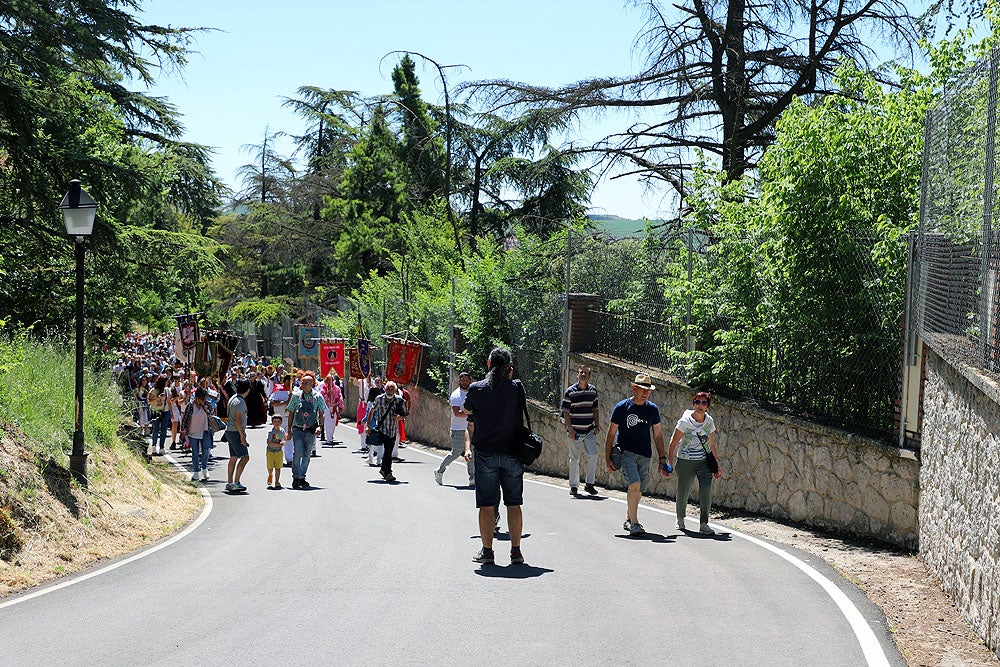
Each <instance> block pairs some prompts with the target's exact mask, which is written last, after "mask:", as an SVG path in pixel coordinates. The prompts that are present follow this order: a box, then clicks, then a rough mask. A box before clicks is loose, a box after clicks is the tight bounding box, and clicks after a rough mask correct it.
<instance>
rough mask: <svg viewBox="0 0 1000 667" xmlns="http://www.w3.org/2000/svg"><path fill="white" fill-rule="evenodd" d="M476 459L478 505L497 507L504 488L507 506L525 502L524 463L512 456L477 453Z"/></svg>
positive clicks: (504, 502)
mask: <svg viewBox="0 0 1000 667" xmlns="http://www.w3.org/2000/svg"><path fill="white" fill-rule="evenodd" d="M475 459H476V507H496V506H497V505H499V504H500V491H501V489H502V490H503V504H504V505H506V506H507V507H512V506H515V505H521V504H523V502H524V464H523V463H521V462H520V461H519V460H517V459H516V458H514V457H513V456H511V455H510V454H504V453H501V452H497V453H495V454H481V453H480V452H476V453H475Z"/></svg>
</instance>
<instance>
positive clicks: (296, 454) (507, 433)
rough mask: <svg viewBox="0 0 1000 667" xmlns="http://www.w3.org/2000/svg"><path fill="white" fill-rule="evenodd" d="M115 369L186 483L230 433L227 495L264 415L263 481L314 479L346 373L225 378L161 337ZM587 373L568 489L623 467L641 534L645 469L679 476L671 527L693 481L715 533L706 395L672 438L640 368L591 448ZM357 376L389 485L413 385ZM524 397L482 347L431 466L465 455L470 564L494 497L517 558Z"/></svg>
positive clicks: (140, 342) (297, 483)
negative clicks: (286, 471) (443, 451)
mask: <svg viewBox="0 0 1000 667" xmlns="http://www.w3.org/2000/svg"><path fill="white" fill-rule="evenodd" d="M275 361H277V363H274V362H275ZM114 373H115V376H116V378H117V379H118V381H119V383H120V384H121V386H122V389H123V392H124V393H125V395H126V396H129V397H131V399H132V406H133V416H134V419H135V421H136V423H137V424H138V426H139V428H140V429H141V430H142V433H143V434H144V435H146V436H148V437H149V438H150V445H149V455H150V456H157V455H162V454H164V452H165V448H166V440H167V434H168V433H169V436H170V449H172V450H176V449H180V450H182V451H184V452H190V454H191V468H192V477H191V479H192V481H194V482H197V481H201V482H207V481H208V480H209V479H210V476H209V466H210V464H211V462H212V460H213V457H212V455H211V450H212V449H213V448H214V447H215V441H214V437H213V436H214V434H215V433H216V432H218V431H223V433H222V439H221V440H219V442H220V443H221V442H225V443H226V445H227V447H228V450H229V463H228V466H227V481H226V491H227V492H230V493H241V492H244V491H246V486H244V485H243V483H242V482H241V477H242V474H243V471H244V468H245V466H246V464H247V462H248V461H249V449H248V445H247V429H249V428H256V427H260V426H263V425H264V424H265V423H267V422H268V418H270V425H271V429H270V431H269V432H268V433H267V445H266V454H265V458H266V467H267V488H268V489H281V488H282V485H281V471H282V468H284V467H290V468H291V474H292V484H291V486H292V488H294V489H308V488H310V485H309V483H308V482H307V480H306V474H307V472H308V468H309V462H310V459H312V458H314V457H317V456H319V453H318V451H317V450H316V439H317V438H320V440H321V441H333V440H334V434H335V430H336V428H337V426H338V424H339V422H340V415H341V414H342V412H343V410H344V389H345V387H344V382H343V380H342V379H341V378H340V377H339V376H338V374H337V373H336V371H332V370H331V371H330V373H329V374H328V375H327V376H326V377H323V378H317V377H316V375H315V373H313V372H312V371H303V370H300V369H296V368H294V367H291V366H290V365H286V364H285V363H282V362H281V361H280V360H268V359H266V358H262V359H255V358H254V357H253V356H252V355H250V354H244V355H242V356H238V357H236V358H234V359H233V362H232V364H231V366H230V368H229V370H228V372H227V373H226V374H225V375H224V377H198V375H197V374H196V373H195V372H194V371H193V370H192V369H191V367H190V366H189V365H188V364H185V363H184V361H183V360H181V359H180V358H179V357H178V356H177V354H176V351H175V350H174V342H173V336H170V335H149V334H130V335H129V336H128V337H127V338H126V341H125V344H124V346H123V347H122V349H121V350H120V351H119V353H118V358H117V360H116V363H115V365H114ZM590 376H591V370H590V368H588V367H586V366H580V367H579V368H578V369H577V382H576V383H574V384H572V385H570V386H569V387H568V388H567V389H566V392H565V393H564V396H563V401H562V406H561V408H562V413H563V421H564V424H565V429H566V435H567V452H568V463H569V474H568V482H569V490H570V494H571V495H572V496H578V495H579V486H580V481H581V466H583V468H584V471H583V472H584V475H583V483H584V484H583V488H584V491H585V492H586V493H588V494H590V495H596V494H597V493H598V491H597V489H596V487H595V486H594V484H595V476H596V471H597V464H598V462H599V461H600V459H601V458H603V459H604V464H605V466H606V468H607V470H609V471H612V472H615V471H620V472H621V474H622V476H623V477H624V479H625V482H626V486H627V492H626V497H627V513H626V517H625V522H624V525H623V527H624V529H625V531H626V532H627V533H628V534H629V535H633V536H639V535H642V534H644V532H645V529H644V528H643V526H642V524H641V523H640V522H639V518H638V508H639V503H640V501H641V499H642V495H643V494H644V493H645V492H646V490H647V487H648V484H649V482H650V480H651V478H652V476H653V475H654V474H659V475H661V476H663V477H665V478H669V477H670V476H671V475H672V474H675V473H676V475H677V478H678V481H677V503H676V508H677V509H676V513H677V527H678V529H680V530H682V531H686V530H687V527H686V524H685V516H686V512H687V503H688V497H689V495H690V493H691V491H692V488H693V485H694V480H695V479H697V480H698V486H699V505H700V517H699V518H700V522H699V532H701V533H702V534H706V535H711V534H713V533H714V531H713V529H712V528H711V526H710V525H709V511H710V509H711V503H712V480H713V479H716V478H718V477H719V476H720V475H721V471H720V469H719V466H718V453H717V451H716V442H715V441H716V427H715V421H714V420H713V419H712V417H711V415H709V414H708V408H709V406H710V405H711V395H710V394H708V393H706V392H698V393H697V394H695V396H694V397H693V399H692V407H691V408H690V409H688V410H685V411H684V413H683V414H682V415H681V417H680V419H678V421H677V422H676V424H675V426H674V429H673V432H672V435H671V438H670V441H669V445H668V444H666V442H665V438H664V434H663V430H662V428H661V416H660V411H659V408H658V407H657V406H656V404H655V403H653V402H652V401H650V400H649V399H650V396H651V394H652V392H653V391H654V390H655V389H656V387H655V386H654V385H653V384H652V381H651V379H650V378H649V376H647V375H644V374H639V375H637V376H636V377H635V380H634V381H633V383H632V385H631V393H632V395H631V396H630V397H628V398H625V399H623V400H621V401H619V402H618V403H617V404H616V405H615V406H614V408H612V410H611V414H610V417H609V419H608V422H609V423H608V427H607V431H606V436H605V438H604V451H603V452H602V453H599V452H598V434H599V433H600V432H601V421H600V408H599V404H598V390H597V388H596V387H594V385H592V384H590V382H589V380H590ZM354 384H355V385H356V386H357V391H358V406H357V419H356V427H357V432H358V435H359V436H361V438H362V446H361V448H360V450H359V452H360V453H361V454H362V455H364V456H365V457H366V460H367V463H368V465H370V466H373V467H378V469H379V474H380V475H381V476H382V478H383V479H384V480H385V481H386V482H395V481H396V478H395V476H394V475H393V472H392V463H393V461H399V460H400V459H399V448H400V447H403V446H405V443H406V435H405V433H406V431H405V420H406V417H407V416H408V415H409V414H410V410H411V408H412V405H411V396H410V393H409V392H408V391H407V389H406V388H405V387H401V386H397V384H396V383H395V382H392V381H385V382H384V381H383V379H382V378H381V377H377V376H376V377H371V378H363V379H358V380H355V381H354ZM525 401H526V397H525V393H524V390H523V387H521V386H520V383H519V382H518V381H516V380H514V379H513V358H512V356H511V354H510V352H509V351H508V350H506V349H503V348H496V349H494V350H493V351H492V352H491V354H490V357H489V361H488V372H487V374H486V377H485V378H484V379H483V380H480V381H478V382H473V378H472V376H471V374H469V373H467V372H462V373H460V374H459V376H458V386H457V387H456V388H455V390H454V391H453V392H452V394H451V396H450V401H449V403H450V409H451V417H450V423H449V429H450V432H451V452H450V454H448V455H447V456H446V457H445V458H444V460H442V462H441V464H440V465H439V466H438V467H437V468H436V469H435V470H434V479H435V481H436V482H437V483H438V484H439V485H441V484H443V483H444V482H443V480H444V474H445V471H446V470H447V468H448V466H449V465H450V464H451V463H453V462H455V461H457V460H458V459H459V458H462V459H464V461H465V463H466V473H467V476H468V482H469V487H470V488H474V489H475V491H476V507H477V508H478V512H479V525H480V535H481V539H482V547H481V548H480V550H479V552H478V553H477V554H476V556H475V557H474V559H473V560H474V561H476V562H478V563H482V564H492V563H494V560H495V555H494V552H493V537H494V532H495V531H496V529H497V526H498V522H499V517H500V512H499V507H500V503H501V500H502V502H503V504H504V505H505V506H506V510H507V522H508V527H509V532H510V539H511V555H510V559H511V562H512V563H523V562H524V557H523V555H522V553H521V548H520V536H521V527H522V524H523V516H522V513H521V505H522V502H523V475H524V465H523V463H521V461H520V460H519V459H518V457H517V456H516V455H515V449H516V443H517V440H518V438H521V437H522V435H523V426H524V425H523V421H522V414H523V413H524V412H525V409H526V407H525ZM654 447H655V449H656V451H657V456H658V459H657V465H656V466H655V467H654V466H652V465H651V462H652V456H653V454H652V451H653V448H654Z"/></svg>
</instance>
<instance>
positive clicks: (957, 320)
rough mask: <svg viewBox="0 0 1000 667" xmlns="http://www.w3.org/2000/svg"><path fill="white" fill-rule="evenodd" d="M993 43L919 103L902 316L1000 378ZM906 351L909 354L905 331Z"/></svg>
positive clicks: (999, 59) (944, 351)
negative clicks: (926, 102)
mask: <svg viewBox="0 0 1000 667" xmlns="http://www.w3.org/2000/svg"><path fill="white" fill-rule="evenodd" d="M998 66H1000V51H998V50H997V49H994V50H993V51H992V52H991V53H990V55H989V56H988V57H987V58H985V59H984V60H982V61H981V62H979V63H978V64H977V65H976V66H975V67H973V68H972V69H971V70H970V71H969V72H967V73H965V74H963V75H962V77H961V78H960V79H959V80H957V81H956V82H955V83H954V85H952V86H951V87H949V88H948V89H946V90H945V93H944V95H943V97H942V99H941V101H940V102H939V103H938V104H937V106H935V107H934V108H932V109H931V110H930V111H929V112H928V113H927V119H926V128H925V140H924V164H923V177H922V179H921V181H922V187H921V207H920V228H919V235H918V239H917V243H916V248H915V252H914V253H913V266H912V270H911V319H910V322H911V326H910V330H911V331H912V332H914V333H916V334H918V335H919V336H920V338H921V339H922V340H923V341H924V342H925V343H927V345H929V346H930V347H931V348H932V349H934V350H935V351H936V352H937V353H938V354H940V355H941V356H942V357H943V358H945V359H946V360H948V361H950V362H952V363H960V364H965V365H969V366H972V367H974V368H977V369H979V370H981V371H982V372H984V373H986V374H987V375H990V376H992V377H993V378H995V379H1000V280H998V271H1000V231H998V230H997V229H996V222H995V219H996V212H997V196H996V195H997V192H996V185H995V176H996V139H997V101H998V100H997V97H998V96H997V84H998ZM907 343H908V345H907V352H908V355H907V356H908V359H909V360H911V361H912V359H913V357H914V356H915V355H916V354H917V350H916V345H915V344H914V340H913V338H912V337H911V336H907Z"/></svg>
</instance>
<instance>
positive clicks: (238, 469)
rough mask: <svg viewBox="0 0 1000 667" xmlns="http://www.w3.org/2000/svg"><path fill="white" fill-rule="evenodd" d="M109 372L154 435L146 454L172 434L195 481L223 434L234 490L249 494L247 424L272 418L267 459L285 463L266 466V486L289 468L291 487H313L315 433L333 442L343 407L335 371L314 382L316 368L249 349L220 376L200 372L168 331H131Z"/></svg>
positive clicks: (205, 476)
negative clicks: (244, 480) (186, 457)
mask: <svg viewBox="0 0 1000 667" xmlns="http://www.w3.org/2000/svg"><path fill="white" fill-rule="evenodd" d="M112 372H113V373H114V375H115V378H116V379H117V381H118V383H119V385H120V386H121V388H122V392H123V394H124V395H125V396H127V397H128V398H129V399H130V401H131V409H132V417H133V419H134V421H135V423H136V424H137V425H138V427H139V429H140V430H141V433H142V434H143V435H144V436H146V437H149V438H150V442H149V456H151V457H152V456H162V455H163V454H164V453H165V452H166V450H167V438H168V435H169V439H170V445H169V449H170V450H179V451H181V452H184V453H190V454H191V466H192V477H191V479H192V481H200V482H207V481H209V479H210V476H209V466H210V464H211V462H212V460H213V457H212V455H211V450H212V449H214V448H215V445H216V442H215V439H214V434H215V433H217V432H219V431H222V436H221V439H220V440H219V441H218V442H220V443H222V442H225V443H226V445H227V446H228V449H229V465H228V467H227V475H226V491H229V492H243V491H246V486H245V485H244V484H243V483H242V481H241V478H242V474H243V470H244V468H245V467H246V464H247V462H248V461H249V450H248V449H247V443H246V431H247V429H249V428H258V427H261V426H264V425H265V424H267V423H268V421H269V420H270V423H271V425H272V430H271V432H270V433H269V435H268V453H269V454H272V456H271V457H269V459H268V460H269V462H278V461H280V462H281V465H280V466H278V470H277V471H275V470H274V469H272V468H271V467H270V466H269V474H268V488H270V489H281V488H282V486H281V482H280V468H281V467H290V468H291V469H292V488H296V489H298V488H308V486H309V485H308V482H307V481H306V472H307V470H308V467H309V459H311V458H315V457H318V456H320V454H319V452H318V451H317V450H316V435H317V432H318V435H319V437H320V438H322V439H326V434H329V436H330V439H332V438H333V434H334V431H335V429H336V426H337V424H338V422H339V419H340V414H341V413H342V411H343V409H344V399H343V391H344V384H343V380H342V379H341V378H340V377H339V375H338V374H337V372H336V371H333V370H331V371H330V372H329V373H328V374H327V376H326V377H324V378H321V379H319V380H317V378H316V375H315V373H313V372H312V371H305V370H302V369H297V368H295V367H293V366H291V365H286V364H285V363H283V362H282V361H281V360H278V359H274V360H269V359H267V358H260V359H258V358H255V357H254V356H253V355H251V354H249V353H247V354H243V355H238V356H236V357H234V358H233V360H232V363H231V364H230V365H229V368H228V369H227V370H226V371H225V373H224V374H222V376H221V377H219V376H214V375H213V376H204V377H199V375H198V374H197V372H196V371H195V370H194V369H193V367H192V366H191V364H190V363H187V362H186V361H185V359H184V358H182V356H179V355H178V354H177V351H176V350H175V348H174V337H173V336H172V335H169V334H162V335H156V334H134V333H133V334H128V335H127V336H126V338H125V341H124V344H123V345H122V347H121V349H120V350H118V352H117V356H116V360H115V363H114V365H113V368H112ZM276 430H277V432H278V433H279V434H280V435H279V436H276V435H275V431H276ZM278 453H280V457H279V456H274V454H278Z"/></svg>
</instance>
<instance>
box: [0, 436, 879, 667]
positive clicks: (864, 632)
mask: <svg viewBox="0 0 1000 667" xmlns="http://www.w3.org/2000/svg"><path fill="white" fill-rule="evenodd" d="M409 449H411V450H413V451H415V452H419V453H420V454H423V455H424V456H428V457H430V458H434V459H438V460H443V459H444V458H445V457H444V456H439V455H437V454H432V453H430V452H427V451H424V450H422V449H418V448H416V447H411V448H409ZM166 458H167V459H168V460H169V461H170V462H171V463H172V464H173V465H175V466H176V467H177V468H178V469H180V470H181V471H182V472H185V473H186V472H187V471H186V470H185V469H184V468H183V467H182V466H181V465H180V464H179V463H178V462H177V461H175V460H174V459H173V457H171V456H167V457H166ZM525 481H526V482H528V483H529V484H536V485H538V486H547V487H549V488H551V489H557V490H559V491H563V490H565V489H564V487H562V486H556V485H555V484H550V483H549V482H540V481H538V480H534V479H527V480H525ZM199 490H200V491H201V495H202V497H203V498H204V499H205V507H204V508H203V509H202V511H201V514H200V515H199V516H198V518H197V519H195V520H194V521H193V522H192V523H191V524H190V525H189V526H188V527H187V528H185V529H184V530H183V531H181V532H180V533H178V534H176V535H174V536H173V537H171V538H170V539H168V540H166V541H164V542H161V543H160V544H157V545H156V546H154V547H151V548H149V549H146V550H145V551H142V552H140V553H137V554H135V555H134V556H131V557H129V558H126V559H125V560H121V561H117V562H115V563H112V564H111V565H108V566H106V567H102V568H100V569H98V570H94V571H93V572H88V573H86V574H82V575H80V576H77V577H73V578H72V579H67V580H66V581H63V582H62V583H59V584H56V585H54V586H49V587H47V588H44V589H42V590H39V591H35V592H33V593H28V594H27V595H22V596H21V597H18V598H15V599H13V600H8V601H7V602H3V603H0V609H5V608H7V607H13V606H14V605H16V604H21V603H22V602H27V601H28V600H33V599H35V598H37V597H41V596H42V595H45V594H47V593H52V592H53V591H58V590H61V589H63V588H67V587H69V586H72V585H74V584H78V583H80V582H82V581H86V580H88V579H91V578H93V577H96V576H99V575H102V574H104V573H105V572H110V571H111V570H115V569H118V568H119V567H122V566H123V565H127V564H129V563H133V562H135V561H137V560H139V559H140V558H145V557H146V556H148V555H150V554H152V553H156V552H157V551H159V550H160V549H165V548H167V547H169V546H170V545H171V544H174V543H175V542H178V541H180V540H182V539H184V538H185V537H187V536H188V535H190V534H191V533H193V532H194V531H195V530H196V529H197V528H198V526H200V525H201V524H202V523H204V521H205V519H207V518H208V515H209V514H211V513H212V496H211V495H210V494H209V493H208V490H207V489H206V488H205V487H200V489H199ZM608 500H611V501H613V502H617V503H621V504H625V501H624V500H622V499H621V498H612V497H608ZM641 507H642V508H643V509H645V510H647V511H650V512H656V513H658V514H665V515H667V516H671V514H670V513H669V512H668V511H666V510H662V509H660V508H658V507H650V506H648V505H641ZM712 525H713V526H714V527H715V528H716V529H719V530H725V531H726V532H729V533H730V534H732V535H735V536H736V537H739V538H741V539H744V540H747V541H748V542H751V543H753V544H755V545H757V546H759V547H762V548H764V549H767V550H768V551H770V552H772V553H774V554H775V555H777V556H779V557H781V558H783V559H784V560H786V561H788V562H789V563H791V564H792V565H794V566H795V567H797V568H798V569H799V570H801V571H802V572H803V573H805V574H806V575H807V576H808V577H809V578H810V579H812V580H813V581H815V582H816V583H817V584H819V585H820V587H821V588H822V589H823V590H824V591H825V592H826V594H827V595H829V596H830V598H831V599H832V600H833V602H834V604H836V605H837V607H838V608H839V609H840V613H842V614H843V615H844V618H846V619H847V622H848V624H849V625H850V626H851V630H852V631H853V632H854V636H855V637H856V638H857V640H858V643H859V644H860V645H861V650H862V652H863V653H864V655H865V660H866V662H867V663H868V665H869V666H870V667H888V665H889V659H888V657H887V656H886V655H885V651H884V650H883V649H882V644H881V643H880V642H879V641H878V638H877V637H876V636H875V631H874V630H872V628H871V626H870V625H869V624H868V622H867V621H866V620H865V617H864V616H863V615H862V614H861V611H860V610H858V608H857V607H856V606H855V605H854V603H853V602H851V600H850V598H848V597H847V595H845V594H844V592H843V591H842V590H840V589H839V588H837V585H836V584H834V583H833V582H832V581H830V580H829V579H828V578H826V577H824V576H823V575H822V574H820V573H819V572H818V571H816V569H815V568H813V567H812V566H810V565H808V564H807V563H805V562H803V561H802V560H800V559H798V558H796V557H795V556H793V555H792V554H790V553H788V552H787V551H785V550H784V549H779V548H778V547H776V546H774V545H771V544H768V543H767V542H765V541H763V540H760V539H758V538H756V537H753V536H751V535H746V534H744V533H741V532H740V531H738V530H733V529H732V528H729V527H727V526H722V525H719V524H712Z"/></svg>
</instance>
